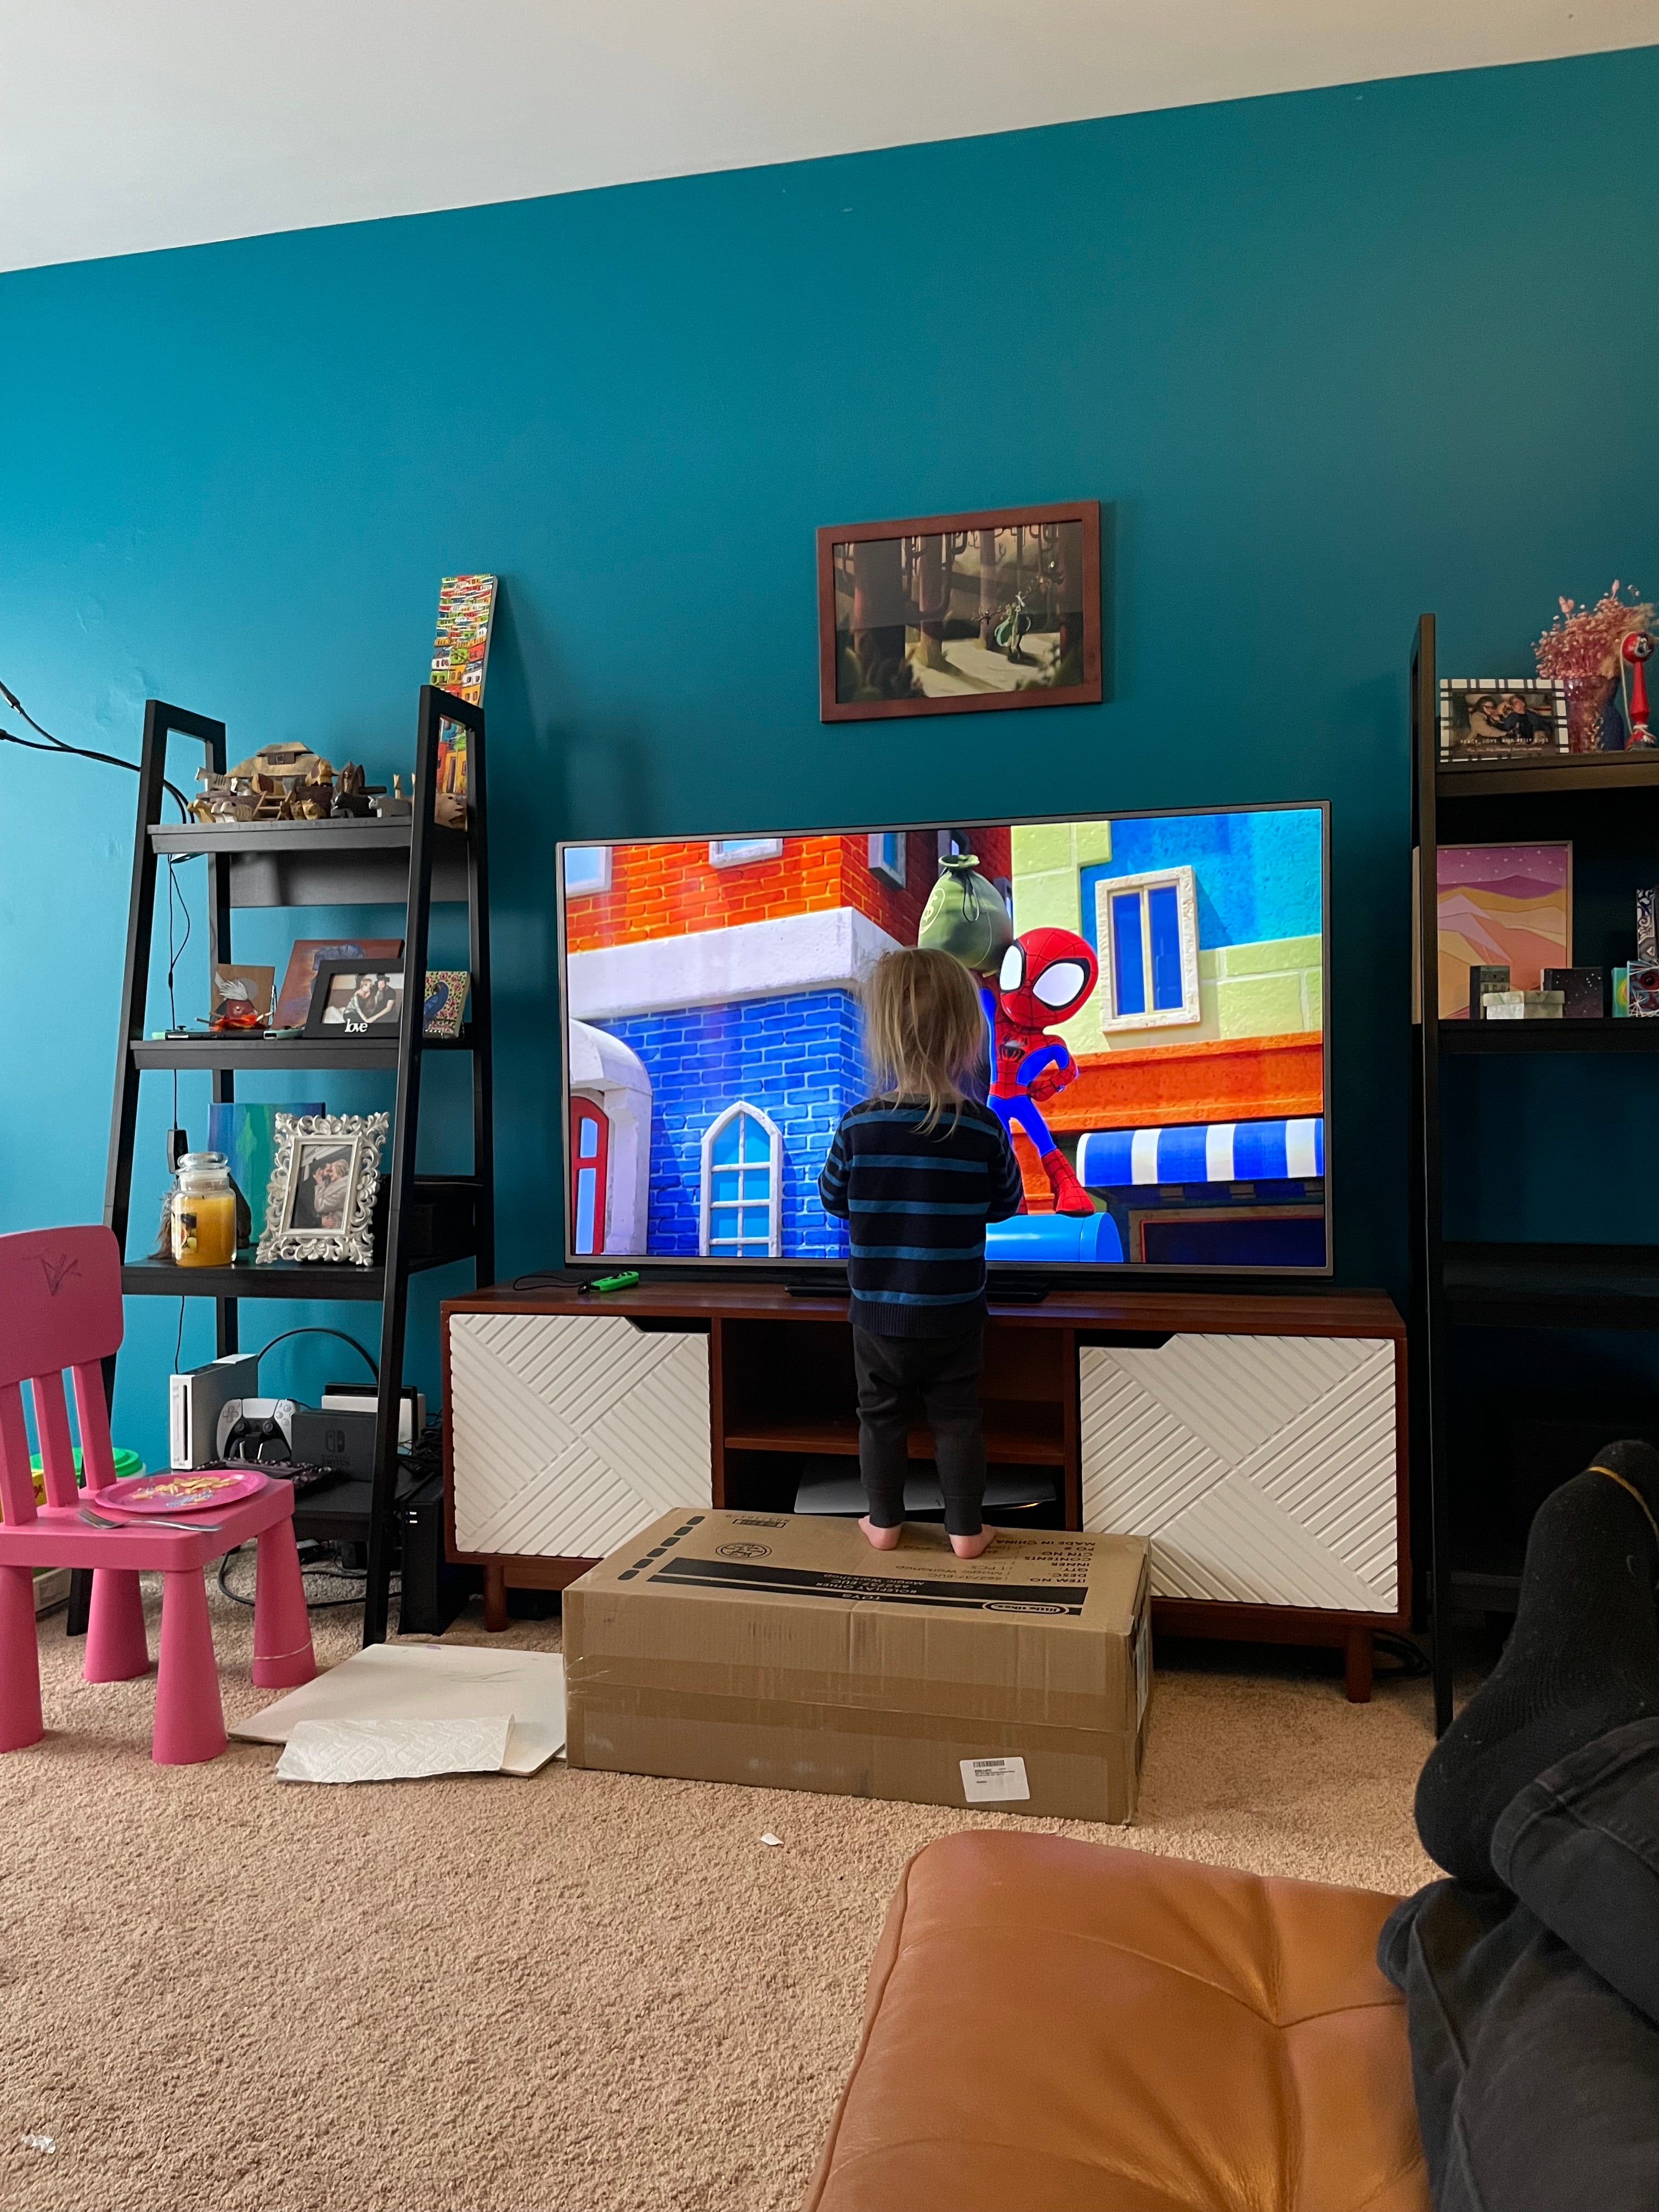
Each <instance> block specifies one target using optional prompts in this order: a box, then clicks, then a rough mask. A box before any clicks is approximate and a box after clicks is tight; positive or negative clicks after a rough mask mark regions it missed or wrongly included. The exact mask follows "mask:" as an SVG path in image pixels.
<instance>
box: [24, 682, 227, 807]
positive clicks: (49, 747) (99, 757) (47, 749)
mask: <svg viewBox="0 0 1659 2212" xmlns="http://www.w3.org/2000/svg"><path fill="white" fill-rule="evenodd" d="M0 699H3V700H4V701H5V702H6V704H7V705H8V706H9V707H10V708H12V709H13V710H14V711H15V713H17V714H21V716H22V717H23V720H25V721H26V722H27V724H28V726H29V727H30V729H32V730H35V731H39V732H40V737H41V738H45V740H46V742H45V744H39V743H37V741H36V740H35V738H20V737H19V736H18V734H17V732H16V731H15V730H5V729H0V744H8V745H21V746H22V748H23V750H25V751H26V752H31V753H68V754H70V756H71V757H73V758H74V759H76V760H89V761H102V762H103V763H105V765H106V767H109V768H125V769H131V772H132V774H133V775H137V774H138V772H139V768H140V763H138V762H137V761H130V760H123V759H122V758H121V756H120V755H119V754H118V753H100V752H94V750H92V749H91V747H90V746H88V745H71V744H65V743H64V740H63V738H54V737H53V735H52V732H51V731H50V730H46V729H42V728H41V726H40V723H39V722H37V721H36V720H35V719H34V717H33V714H30V712H29V710H28V708H27V707H26V706H25V705H24V704H23V702H22V701H21V699H20V698H19V697H18V696H17V694H16V693H15V691H14V690H12V688H11V686H10V685H9V684H3V683H0ZM161 781H162V782H163V783H164V784H165V785H166V786H167V789H168V790H169V791H170V792H171V793H173V797H174V798H175V799H177V800H178V802H179V817H180V818H181V819H182V820H184V821H185V822H188V821H189V819H190V801H189V799H186V798H185V794H184V793H183V792H182V791H180V790H179V787H178V785H177V784H176V783H168V782H167V778H166V776H163V777H162V778H161Z"/></svg>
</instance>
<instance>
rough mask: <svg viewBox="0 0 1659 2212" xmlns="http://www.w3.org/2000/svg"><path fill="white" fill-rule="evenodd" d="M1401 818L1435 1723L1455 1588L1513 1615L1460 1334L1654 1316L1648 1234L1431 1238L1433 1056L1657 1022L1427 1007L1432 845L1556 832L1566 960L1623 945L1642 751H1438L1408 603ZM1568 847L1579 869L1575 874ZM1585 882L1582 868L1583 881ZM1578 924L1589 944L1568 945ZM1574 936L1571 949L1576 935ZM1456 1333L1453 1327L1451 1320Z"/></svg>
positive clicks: (1433, 978)
mask: <svg viewBox="0 0 1659 2212" xmlns="http://www.w3.org/2000/svg"><path fill="white" fill-rule="evenodd" d="M1411 701H1412V817H1413V836H1414V843H1415V848H1416V855H1417V885H1416V898H1417V913H1416V915H1415V917H1414V921H1415V934H1416V946H1417V963H1416V964H1417V973H1416V975H1415V977H1414V979H1413V980H1414V987H1415V990H1416V994H1417V1001H1418V1007H1419V1021H1418V1024H1417V1026H1416V1031H1415V1039H1414V1046H1413V1076H1414V1092H1415V1100H1414V1103H1415V1124H1416V1127H1415V1135H1414V1143H1413V1170H1414V1177H1413V1181H1414V1189H1413V1223H1412V1225H1413V1247H1414V1249H1413V1261H1414V1266H1413V1282H1414V1299H1413V1316H1412V1323H1413V1347H1414V1348H1413V1395H1414V1397H1415V1399H1416V1404H1417V1414H1418V1427H1417V1438H1416V1447H1417V1453H1418V1458H1419V1495H1421V1494H1422V1492H1423V1491H1426V1498H1427V1504H1428V1513H1427V1516H1426V1518H1427V1522H1428V1528H1429V1604H1430V1614H1431V1626H1432V1629H1433V1643H1434V1700H1435V1724H1436V1728H1437V1729H1441V1730H1443V1729H1444V1728H1445V1727H1446V1726H1447V1724H1448V1723H1449V1721H1450V1719H1451V1715H1452V1661H1453V1641H1452V1638H1451V1635H1450V1633H1449V1624H1450V1621H1451V1618H1452V1615H1453V1613H1454V1611H1455V1602H1456V1601H1458V1600H1460V1599H1461V1600H1462V1601H1463V1602H1464V1603H1465V1604H1466V1605H1467V1606H1468V1607H1471V1608H1473V1609H1474V1610H1477V1611H1491V1612H1494V1613H1502V1612H1504V1611H1513V1609H1514V1603H1515V1598H1516V1593H1517V1591H1518V1589H1519V1584H1520V1571H1521V1558H1522V1549H1523V1547H1524V1532H1523V1530H1522V1529H1521V1528H1518V1527H1517V1526H1516V1523H1515V1522H1514V1521H1513V1520H1512V1519H1511V1520H1507V1521H1506V1520H1505V1518H1504V1516H1503V1515H1502V1514H1500V1513H1496V1512H1494V1511H1493V1510H1491V1507H1492V1500H1493V1498H1496V1496H1497V1492H1496V1491H1495V1490H1493V1489H1492V1485H1491V1482H1490V1480H1489V1481H1488V1485H1487V1498H1486V1502H1485V1503H1484V1504H1483V1502H1482V1500H1481V1499H1480V1498H1477V1497H1474V1496H1472V1495H1471V1494H1470V1490H1471V1482H1470V1479H1469V1477H1468V1473H1467V1470H1466V1466H1465V1461H1466V1458H1467V1455H1464V1454H1461V1453H1458V1454H1455V1453H1454V1451H1453V1450H1452V1449H1451V1443H1450V1421H1449V1391H1448V1376H1449V1372H1450V1370H1451V1365H1452V1362H1453V1361H1454V1360H1455V1361H1458V1362H1460V1363H1465V1364H1464V1365H1463V1366H1462V1368H1461V1370H1460V1372H1461V1373H1463V1374H1467V1373H1468V1372H1470V1371H1472V1370H1471V1369H1470V1368H1469V1366H1468V1364H1467V1363H1471V1362H1478V1361H1479V1360H1480V1358H1481V1357H1482V1348H1481V1346H1480V1340H1479V1339H1478V1338H1475V1337H1473V1336H1465V1335H1464V1334H1463V1333H1464V1332H1466V1331H1469V1332H1473V1331H1479V1330H1495V1329H1505V1330H1519V1331H1527V1332H1534V1331H1553V1330H1561V1329H1598V1330H1599V1329H1620V1330H1630V1329H1659V1248H1655V1247H1651V1246H1647V1245H1641V1244H1635V1243H1631V1244H1587V1243H1536V1242H1528V1241H1524V1240H1522V1239H1518V1238H1517V1239H1516V1240H1515V1241H1512V1242H1511V1241H1489V1242H1481V1243H1468V1242H1460V1241H1456V1240H1453V1239H1449V1238H1448V1237H1447V1236H1446V1234H1445V1218H1444V1207H1443V1159H1442V1154H1443V1146H1444V1143H1445V1140H1446V1138H1447V1135H1448V1129H1449V1122H1450V1121H1451V1118H1452V1115H1453V1113H1454V1111H1455V1102H1449V1100H1448V1098H1447V1097H1446V1095H1445V1091H1444V1086H1443V1081H1442V1071H1443V1065H1444V1063H1445V1062H1446V1061H1447V1060H1469V1059H1485V1058H1492V1059H1513V1058H1515V1057H1516V1056H1517V1055H1528V1056H1530V1055H1537V1054H1550V1055H1556V1054H1563V1053H1571V1054H1579V1055H1583V1056H1586V1057H1591V1058H1601V1059H1609V1058H1613V1059H1622V1058H1626V1057H1628V1056H1629V1055H1631V1054H1638V1055H1640V1054H1648V1053H1655V1052H1659V1021H1645V1020H1639V1019H1638V1020H1626V1021H1620V1020H1614V1019H1613V1018H1611V1015H1609V1016H1608V1017H1607V1018H1605V1019H1603V1020H1601V1021H1530V1022H1482V1021H1469V1020H1457V1021H1442V1019H1441V1018H1440V1008H1439V947H1438V931H1437V912H1436V896H1435V892H1436V878H1437V872H1438V871H1437V854H1438V849H1439V847H1440V846H1441V844H1442V843H1446V844H1481V843H1504V842H1511V841H1516V842H1526V841H1528V840H1529V839H1541V840H1558V839H1563V838H1570V839H1571V842H1572V845H1573V876H1574V903H1575V909H1576V911H1575V917H1574V922H1575V927H1574V938H1575V950H1574V957H1575V958H1576V959H1579V960H1582V961H1583V962H1584V963H1586V964H1590V965H1613V964H1616V963H1618V962H1619V961H1620V960H1625V959H1628V958H1629V957H1631V954H1630V940H1631V939H1632V937H1633V933H1634V915H1633V913H1632V912H1631V910H1630V907H1629V902H1628V900H1627V899H1626V902H1625V905H1624V908H1623V911H1624V912H1626V913H1628V914H1629V915H1630V919H1629V921H1628V923H1627V924H1623V923H1620V924H1615V923H1614V922H1613V921H1612V920H1611V919H1610V916H1611V915H1612V913H1613V905H1612V903H1611V901H1612V894H1611V892H1610V891H1609V890H1608V884H1609V882H1610V881H1611V879H1612V878H1613V877H1614V876H1616V875H1617V874H1618V873H1619V870H1620V864H1621V862H1622V863H1623V864H1624V866H1625V872H1627V873H1628V872H1630V868H1631V866H1633V865H1634V860H1635V856H1636V855H1637V854H1642V855H1644V856H1645V855H1646V854H1653V853H1654V852H1655V851H1656V848H1659V755H1656V754H1653V753H1635V754H1632V753H1607V754H1599V753H1580V754H1573V755H1570V756H1568V757H1566V758H1565V759H1562V760H1560V761H1559V762H1553V761H1552V762H1541V763H1537V764H1536V765H1534V766H1528V767H1510V766H1507V765H1504V764H1498V765H1486V764H1477V763H1469V764H1462V765H1457V766H1447V767H1443V766H1442V765H1441V764H1440V759H1439V727H1438V699H1437V682H1436V666H1435V622H1434V617H1433V616H1432V615H1424V616H1423V617H1421V618H1420V619H1419V623H1418V626H1417V639H1416V645H1415V649H1414V651H1413V657H1412V682H1411ZM1581 860H1582V861H1583V864H1584V865H1583V868H1582V870H1581ZM1586 878H1587V879H1588V881H1586V880H1585V879H1586ZM1586 937H1588V939H1589V945H1588V946H1584V945H1583V940H1584V939H1585V938H1586ZM1581 947H1583V949H1581ZM1454 1333H1455V1334H1454Z"/></svg>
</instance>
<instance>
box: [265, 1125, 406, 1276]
mask: <svg viewBox="0 0 1659 2212" xmlns="http://www.w3.org/2000/svg"><path fill="white" fill-rule="evenodd" d="M391 1126H392V1124H391V1117H390V1115H386V1114H278V1115H277V1116H276V1164H275V1165H274V1166H273V1167H272V1169H271V1171H270V1190H269V1192H268V1193H267V1195H266V1199H265V1229H264V1235H263V1236H262V1237H260V1239H259V1243H258V1250H257V1252H256V1254H255V1259H256V1261H257V1262H258V1265H260V1266H262V1267H268V1266H269V1265H270V1263H271V1261H276V1260H331V1261H337V1262H338V1261H346V1262H347V1263H348V1264H349V1265H351V1266H354V1267H372V1266H373V1265H374V1200H375V1196H376V1194H377V1192H378V1190H379V1188H380V1152H381V1148H382V1146H384V1145H385V1143H386V1133H387V1132H388V1130H389V1129H390V1127H391Z"/></svg>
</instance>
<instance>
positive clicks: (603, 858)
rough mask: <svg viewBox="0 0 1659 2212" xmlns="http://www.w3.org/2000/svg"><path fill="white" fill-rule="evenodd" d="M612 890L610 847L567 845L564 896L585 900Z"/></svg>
mask: <svg viewBox="0 0 1659 2212" xmlns="http://www.w3.org/2000/svg"><path fill="white" fill-rule="evenodd" d="M610 888H611V848H610V846H609V845H567V846H566V847H565V848H564V895H565V896H566V897H567V898H583V897H586V896H588V895H590V894H591V893H592V892H594V891H608V890H610Z"/></svg>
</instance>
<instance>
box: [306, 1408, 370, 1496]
mask: <svg viewBox="0 0 1659 2212" xmlns="http://www.w3.org/2000/svg"><path fill="white" fill-rule="evenodd" d="M289 1448H290V1449H291V1450H292V1451H293V1454H294V1456H295V1459H296V1460H297V1461H299V1462H300V1463H301V1465H302V1466H307V1467H332V1468H338V1469H339V1471H340V1473H341V1474H355V1475H357V1476H360V1477H361V1478H362V1480H363V1481H365V1482H368V1481H369V1480H371V1479H372V1478H373V1476H374V1414H373V1413H333V1412H330V1413H317V1412H316V1411H314V1410H313V1407H310V1406H296V1407H295V1409H294V1433H293V1436H292V1437H291V1438H290V1439H289Z"/></svg>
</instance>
